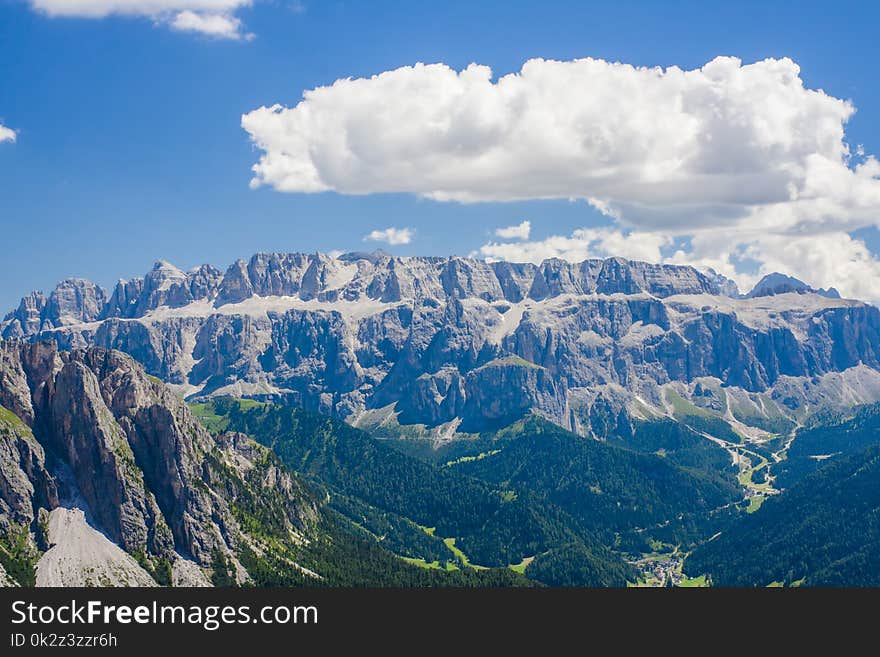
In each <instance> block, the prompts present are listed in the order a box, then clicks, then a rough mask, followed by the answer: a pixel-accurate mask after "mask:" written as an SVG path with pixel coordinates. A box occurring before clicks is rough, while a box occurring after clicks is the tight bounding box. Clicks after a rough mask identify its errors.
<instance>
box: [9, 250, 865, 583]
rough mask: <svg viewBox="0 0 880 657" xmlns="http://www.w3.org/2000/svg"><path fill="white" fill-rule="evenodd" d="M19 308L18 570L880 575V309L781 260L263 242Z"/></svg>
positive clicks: (12, 394)
mask: <svg viewBox="0 0 880 657" xmlns="http://www.w3.org/2000/svg"><path fill="white" fill-rule="evenodd" d="M0 336H2V341H0V581H3V583H5V584H7V585H22V586H33V585H37V586H40V585H49V586H52V585H56V586H57V585H62V586H66V585H157V584H158V585H184V586H186V585H190V586H191V585H205V586H207V585H212V584H213V585H224V586H232V585H256V586H289V585H304V586H340V585H342V586H541V585H546V586H627V585H641V586H664V585H665V586H673V585H674V586H701V585H736V586H765V585H771V584H773V585H785V586H792V585H829V584H830V585H880V565H878V562H877V555H878V554H880V523H878V518H880V486H877V477H878V472H880V466H878V464H880V455H878V450H880V403H878V402H880V311H878V309H877V308H876V307H874V306H873V305H871V304H868V303H864V302H861V301H857V300H849V299H842V298H840V295H839V294H838V293H837V292H836V291H835V290H833V289H830V290H824V289H814V288H812V287H810V286H809V285H807V284H805V283H803V282H801V281H798V280H796V279H794V278H791V277H788V276H784V275H782V274H771V275H769V276H766V277H765V278H764V279H763V280H762V281H760V282H759V283H758V285H756V286H755V288H754V289H753V290H751V291H750V292H748V293H747V294H740V292H739V290H737V288H736V285H735V284H734V283H733V282H732V281H729V280H727V279H725V278H724V277H722V276H720V275H718V274H716V273H715V272H712V271H709V272H705V273H704V272H700V271H697V270H696V269H694V268H692V267H687V266H673V265H656V264H648V263H644V262H635V261H627V260H624V259H621V258H609V259H605V260H602V259H593V260H586V261H584V262H581V263H569V262H565V261H562V260H546V261H544V262H543V263H542V264H540V265H532V264H518V263H509V262H487V261H483V260H476V259H469V258H458V257H449V258H437V257H430V258H428V257H424V258H421V257H392V256H389V255H387V254H385V253H382V252H374V253H348V254H344V255H341V256H339V257H331V256H327V255H324V254H311V255H309V254H301V253H292V254H263V253H261V254H257V255H254V256H253V257H252V258H250V259H249V260H248V261H238V262H236V263H234V264H233V265H231V266H230V267H228V268H227V269H226V271H225V272H222V271H220V270H218V269H215V268H214V267H212V266H209V265H203V266H201V267H198V268H196V269H193V270H191V271H188V272H184V271H181V270H180V269H178V268H176V267H174V266H173V265H171V264H169V263H167V262H159V263H157V264H156V265H155V266H154V268H153V269H152V270H151V271H150V272H148V273H147V274H146V275H145V276H144V277H143V278H138V279H134V280H120V281H119V282H118V283H117V285H116V286H115V288H114V289H113V290H111V291H106V290H104V289H102V288H101V287H99V286H98V285H96V284H94V283H92V282H90V281H87V280H83V279H69V280H65V281H62V282H61V283H59V284H58V286H57V287H56V288H55V289H54V290H52V291H51V292H50V293H49V294H48V295H44V294H42V293H40V292H33V293H31V294H29V295H28V296H26V297H24V298H23V299H22V300H21V303H20V304H19V305H18V307H17V308H16V309H15V310H13V311H12V312H10V313H9V314H8V315H6V316H5V317H4V319H3V321H2V322H0Z"/></svg>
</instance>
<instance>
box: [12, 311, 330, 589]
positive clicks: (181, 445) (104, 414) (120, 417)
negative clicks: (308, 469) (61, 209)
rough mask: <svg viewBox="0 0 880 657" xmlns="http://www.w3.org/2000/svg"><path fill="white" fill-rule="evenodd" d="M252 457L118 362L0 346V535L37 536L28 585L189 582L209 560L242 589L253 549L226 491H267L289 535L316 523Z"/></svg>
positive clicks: (256, 451) (90, 352)
mask: <svg viewBox="0 0 880 657" xmlns="http://www.w3.org/2000/svg"><path fill="white" fill-rule="evenodd" d="M92 298H94V297H92ZM264 451H265V450H264V449H263V448H261V447H259V446H258V445H256V444H255V443H253V442H252V441H250V440H249V439H246V438H244V437H243V436H235V435H227V436H223V437H220V438H216V437H214V436H212V435H211V434H209V433H208V432H207V430H206V429H204V428H203V427H202V425H201V424H199V422H198V420H196V419H195V418H194V417H193V416H192V415H191V414H190V411H189V409H188V408H187V406H186V404H184V403H183V401H182V400H180V399H179V398H178V397H177V396H176V395H175V394H174V393H173V392H172V391H171V390H170V389H168V388H167V387H166V386H165V385H164V384H162V383H161V382H160V381H157V380H155V379H152V378H151V377H149V376H147V375H146V374H145V373H144V372H143V370H142V368H141V367H140V366H139V365H138V364H137V363H136V362H135V361H134V360H133V359H132V358H131V357H129V356H127V355H125V354H123V353H121V352H116V351H107V350H104V349H99V348H90V349H85V350H73V351H67V352H60V351H59V350H58V348H57V346H56V345H55V344H54V343H52V342H37V343H33V344H28V343H21V342H19V343H13V342H9V341H4V342H0V535H3V536H7V537H8V536H10V535H11V534H14V532H15V530H16V529H17V528H19V527H36V528H37V529H38V531H37V532H36V534H35V535H36V541H37V544H38V546H39V547H40V548H41V549H42V550H45V554H44V556H43V559H41V561H40V563H39V564H37V571H36V573H37V582H38V583H41V584H46V585H54V586H59V585H83V584H115V583H123V584H139V585H143V584H145V583H152V584H155V583H156V581H161V582H163V583H168V584H170V583H172V582H177V583H188V584H201V583H207V579H206V577H205V575H204V570H203V569H209V568H210V566H211V564H212V563H213V562H214V561H215V560H216V559H217V558H223V559H226V558H228V559H229V560H230V561H229V563H230V564H231V565H230V567H233V566H235V568H236V571H237V572H236V574H235V575H234V576H235V577H237V578H238V579H240V580H245V579H247V577H248V574H247V571H246V570H244V569H243V568H242V567H241V566H240V564H237V562H236V560H235V557H234V556H233V554H234V551H235V550H236V549H238V548H240V546H241V545H242V543H243V542H244V543H245V544H249V542H251V541H252V540H253V539H252V538H251V537H249V536H248V534H247V532H246V531H245V530H244V529H243V528H242V527H241V524H240V521H239V518H240V516H238V518H237V517H236V514H235V513H234V512H233V503H234V502H235V501H236V500H237V499H238V497H239V496H240V495H244V494H245V493H247V494H248V495H252V494H254V489H256V491H259V489H260V487H261V486H263V485H265V486H266V487H270V488H271V489H272V491H273V492H272V494H273V495H278V494H279V493H280V494H281V496H282V499H283V504H282V505H281V506H280V507H279V508H281V509H283V512H282V513H281V515H280V517H278V518H277V520H278V521H280V522H281V523H282V524H283V526H285V527H286V528H287V529H288V530H289V531H290V532H291V534H292V535H295V534H296V533H300V534H306V533H307V532H308V530H309V527H310V525H311V524H313V523H314V520H315V518H316V509H315V506H314V504H313V503H312V502H311V501H310V498H309V497H308V496H307V495H306V494H305V493H304V492H303V491H302V489H301V488H300V485H299V484H298V483H297V482H296V481H295V480H294V479H293V478H292V477H291V475H289V474H288V473H287V472H286V471H282V470H280V469H279V468H277V467H275V466H273V465H272V464H271V462H270V461H266V460H265V459H264V458H263V456H262V452H264ZM255 473H259V476H257V477H254V476H253V475H254V474H255ZM95 528H99V529H100V531H97V530H96V529H95ZM92 552H95V553H96V554H99V555H101V557H100V558H96V557H95V554H92ZM129 555H136V556H137V557H138V560H137V561H135V560H134V559H133V558H132V557H131V556H129ZM163 573H164V575H165V577H164V578H163V576H162V574H163Z"/></svg>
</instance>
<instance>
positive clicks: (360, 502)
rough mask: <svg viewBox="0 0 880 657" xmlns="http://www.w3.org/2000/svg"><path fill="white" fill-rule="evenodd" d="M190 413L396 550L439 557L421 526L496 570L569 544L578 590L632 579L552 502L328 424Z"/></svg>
mask: <svg viewBox="0 0 880 657" xmlns="http://www.w3.org/2000/svg"><path fill="white" fill-rule="evenodd" d="M196 411H197V412H198V413H200V414H201V415H202V416H203V418H204V419H205V421H206V422H207V423H208V424H209V425H212V424H213V426H214V427H215V428H223V429H232V430H235V431H241V432H244V433H247V434H249V435H252V436H253V437H254V438H255V439H257V440H258V441H260V442H261V443H262V444H264V445H266V446H268V447H271V448H272V450H273V451H274V452H275V453H277V454H278V456H279V458H281V459H282V461H284V463H286V464H287V465H288V466H289V467H291V468H292V469H293V470H294V471H296V472H298V473H300V474H302V475H305V476H308V477H310V478H312V479H313V480H315V481H316V482H319V483H320V484H322V485H323V486H325V487H327V488H328V490H329V494H330V499H331V505H333V506H335V508H337V509H338V510H339V511H340V512H342V513H344V514H346V515H347V516H348V517H350V518H352V519H356V520H357V521H358V523H359V524H360V523H363V524H365V525H366V526H368V527H370V526H371V527H374V529H375V533H379V531H378V530H379V528H381V530H382V532H383V536H382V541H383V544H389V543H391V544H395V545H396V546H397V547H396V549H397V550H399V551H401V552H402V553H403V554H407V555H409V556H412V557H416V558H421V559H423V560H424V561H426V562H431V561H435V560H438V559H439V560H440V561H442V560H443V557H442V554H443V552H444V550H443V547H446V546H443V544H442V543H440V542H439V539H437V541H435V542H434V543H433V545H432V544H431V542H430V541H426V540H425V538H426V537H425V535H424V533H425V532H424V529H421V531H422V534H421V536H420V535H419V533H418V532H415V531H413V530H414V529H419V528H426V527H429V528H430V531H429V534H430V537H434V536H436V537H443V538H444V539H446V543H447V545H449V544H450V540H454V543H452V544H453V545H454V547H455V550H454V552H455V553H456V554H458V555H459V556H458V558H459V562H460V563H468V562H473V563H475V564H479V565H481V566H506V565H508V564H517V563H520V562H521V561H522V560H523V559H525V558H528V557H534V556H535V555H537V554H540V553H544V552H547V551H549V550H552V549H554V548H556V547H559V546H562V545H571V546H575V549H577V550H578V552H579V553H580V554H582V555H584V558H585V559H586V560H588V561H589V564H590V565H589V567H585V568H584V569H583V572H582V573H581V578H580V579H579V580H578V581H577V583H579V584H580V585H617V586H622V585H624V584H625V583H626V580H627V578H630V579H633V578H634V577H635V575H636V573H635V572H634V571H633V570H632V569H631V568H629V567H628V566H626V565H625V564H624V563H623V562H622V561H621V559H620V557H618V556H616V555H614V554H613V553H611V552H610V551H609V550H608V549H607V548H606V547H604V546H603V544H602V542H601V541H600V540H599V539H598V538H597V534H598V532H594V530H593V529H592V528H589V529H588V528H587V527H586V526H584V525H581V524H580V523H579V522H578V521H577V520H575V519H574V518H572V517H571V516H570V515H568V514H567V513H565V512H564V511H563V510H561V509H560V508H559V507H557V506H555V505H553V504H552V503H548V502H547V501H546V500H541V499H533V497H532V496H531V495H529V494H528V493H526V492H523V494H521V495H516V494H511V491H510V490H509V489H508V488H507V487H506V486H500V485H486V484H485V483H483V482H480V481H477V480H475V479H472V478H470V477H464V476H461V475H459V474H457V473H455V472H454V471H445V470H442V469H440V468H437V467H435V466H432V465H430V464H428V463H425V462H423V461H420V460H418V459H416V458H413V457H409V456H407V455H405V454H402V453H400V452H398V451H396V450H394V449H392V448H391V447H389V446H386V445H385V444H383V443H382V442H380V441H376V440H374V439H372V438H370V437H369V436H368V435H367V434H365V433H364V432H362V431H360V430H357V429H354V428H352V427H349V426H348V425H345V424H343V423H341V422H339V421H336V420H333V419H332V418H328V417H323V416H319V415H315V414H312V413H308V412H305V411H302V410H298V409H293V408H287V407H282V406H270V405H258V404H247V403H245V404H242V403H241V402H237V401H234V400H231V399H216V400H214V401H213V402H211V403H209V404H205V405H200V406H197V407H196ZM334 500H335V501H334ZM379 521H382V522H383V524H381V525H378V524H377V523H378V522H379ZM395 525H396V527H395ZM389 530H390V539H391V540H387V539H388V538H389V536H388V534H386V533H385V532H389ZM413 538H415V542H414V541H413ZM446 554H447V557H448V556H449V555H448V552H447V553H446ZM461 555H464V556H461Z"/></svg>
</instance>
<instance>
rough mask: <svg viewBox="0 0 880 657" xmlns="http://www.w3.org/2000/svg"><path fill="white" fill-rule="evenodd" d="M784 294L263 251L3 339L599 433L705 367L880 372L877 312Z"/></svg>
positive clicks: (686, 274) (304, 398)
mask: <svg viewBox="0 0 880 657" xmlns="http://www.w3.org/2000/svg"><path fill="white" fill-rule="evenodd" d="M71 290H73V291H75V293H73V292H71ZM772 291H773V292H774V294H772V295H764V294H752V295H751V296H750V298H740V297H738V295H737V294H736V290H735V286H731V283H730V281H728V280H727V279H724V278H723V277H721V276H718V275H717V274H714V273H712V272H710V275H708V276H707V275H704V274H702V273H700V272H698V271H696V270H695V269H693V268H692V267H683V266H673V265H654V264H649V263H642V262H632V261H627V260H624V259H621V258H609V259H607V260H600V259H594V260H586V261H584V262H581V263H569V262H565V261H562V260H555V259H554V260H547V261H545V262H543V263H542V264H540V265H531V264H515V263H507V262H492V263H489V262H485V261H481V260H474V259H468V258H457V257H452V258H398V257H392V256H389V255H387V254H384V253H381V252H377V253H372V254H363V253H351V254H346V255H343V256H340V257H338V258H332V257H329V256H326V255H323V254H313V255H307V254H301V253H294V254H257V255H255V256H253V257H252V258H251V259H250V260H249V261H247V262H245V261H239V262H236V263H234V264H233V265H231V266H230V267H229V268H228V269H227V270H226V272H225V273H224V274H222V275H221V274H220V272H219V271H218V270H216V269H214V268H212V267H210V266H207V265H206V266H202V267H200V268H198V269H195V270H193V271H190V272H186V273H184V272H182V271H180V270H179V269H177V268H175V267H173V266H172V265H169V264H168V263H164V262H160V263H157V265H156V267H154V269H153V270H152V271H151V272H149V273H148V274H147V275H146V276H145V277H144V278H143V279H138V280H135V281H129V282H120V283H119V284H118V285H117V287H116V289H115V290H114V291H113V293H112V294H110V295H109V296H108V295H105V294H103V292H101V291H99V290H98V289H97V288H95V287H94V286H89V285H88V284H86V283H85V282H82V281H79V282H75V283H71V282H65V283H63V284H62V285H61V286H59V289H58V290H56V291H54V292H53V293H52V294H51V295H50V297H49V300H48V301H47V300H44V299H43V297H42V296H41V295H39V294H38V293H35V294H33V295H30V296H28V297H25V298H24V299H23V300H22V302H21V304H20V305H19V308H18V309H17V310H15V311H14V312H12V313H10V314H9V315H8V316H7V318H6V320H5V321H4V322H3V323H2V324H0V333H2V335H3V336H4V337H7V338H14V337H20V338H24V339H28V340H36V339H51V340H54V341H55V342H56V343H57V344H58V345H59V346H60V347H61V348H62V349H77V348H85V347H88V346H99V347H103V348H106V349H118V350H121V351H124V352H126V353H128V354H130V355H131V356H132V357H134V358H135V359H137V360H138V361H139V362H140V363H141V364H142V365H143V366H144V367H145V368H146V370H147V372H149V373H150V374H152V375H154V376H157V377H159V378H161V379H163V380H164V381H167V382H169V383H171V384H172V385H174V386H176V387H177V389H178V391H179V392H181V393H183V394H184V395H187V396H190V397H196V396H206V395H220V394H232V395H238V396H254V397H261V398H275V399H285V400H287V401H291V402H293V403H296V404H300V405H303V406H305V407H307V408H311V409H316V410H320V411H322V412H326V413H334V414H337V415H339V416H341V417H345V418H350V419H352V420H355V419H357V418H358V417H360V416H361V415H362V414H363V413H365V412H370V411H371V410H374V409H380V408H384V407H388V406H391V405H395V407H396V410H397V411H398V412H399V413H400V420H401V421H402V422H405V423H417V424H427V425H437V424H442V423H445V422H451V421H456V422H461V423H462V425H463V426H466V427H472V428H475V429H476V428H480V427H481V426H488V425H491V424H495V423H497V422H501V421H503V420H504V419H508V418H511V417H514V416H516V415H519V414H522V413H523V412H526V411H527V410H536V411H538V412H540V413H542V414H543V415H545V416H547V417H548V418H551V419H553V420H554V421H556V422H558V423H559V424H562V425H563V426H567V427H573V428H579V427H580V426H581V423H580V421H578V422H573V421H572V417H573V411H575V410H577V409H574V408H573V403H574V402H575V400H577V404H581V403H583V400H585V399H593V398H594V397H595V394H594V393H595V391H597V390H599V389H601V388H603V387H607V386H617V387H619V388H621V389H623V390H625V391H628V393H629V395H630V397H631V398H633V399H635V398H636V397H641V398H643V399H645V400H647V402H648V403H652V404H657V405H660V401H659V400H660V399H661V397H662V396H661V395H660V394H659V393H658V392H657V388H658V387H662V386H665V385H669V384H678V383H681V384H689V383H691V382H693V381H695V380H697V379H699V378H703V377H711V378H715V379H718V380H720V381H721V382H723V383H724V384H725V385H727V386H732V387H736V388H740V389H742V390H744V391H746V392H749V393H757V392H762V391H766V390H768V389H770V388H771V387H772V386H774V385H775V384H776V383H777V382H778V381H780V379H781V378H783V377H805V378H814V377H819V376H822V375H825V374H828V373H833V372H844V371H847V370H849V369H851V368H855V367H867V368H869V369H872V370H876V369H877V368H880V356H878V350H880V312H878V310H877V309H876V308H875V307H873V306H871V305H868V304H864V303H861V302H858V301H851V300H843V299H837V298H828V297H826V296H824V295H823V294H822V292H824V291H815V290H812V289H811V288H808V287H798V288H797V289H789V288H787V287H778V286H772ZM52 299H56V301H55V302H53V301H52ZM61 299H63V300H64V302H63V303H61V301H58V300H61ZM102 300H103V301H102ZM102 304H103V305H102ZM62 307H63V308H64V310H63V311H62V310H61V308H62ZM588 411H589V409H584V410H583V411H581V410H577V412H578V413H580V414H581V415H582V416H583V417H588Z"/></svg>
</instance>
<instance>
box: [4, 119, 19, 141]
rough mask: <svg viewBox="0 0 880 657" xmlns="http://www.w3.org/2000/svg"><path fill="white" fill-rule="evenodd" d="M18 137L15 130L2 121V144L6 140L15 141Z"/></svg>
mask: <svg viewBox="0 0 880 657" xmlns="http://www.w3.org/2000/svg"><path fill="white" fill-rule="evenodd" d="M16 137H17V135H16V133H15V130H12V129H10V128H7V127H6V126H5V125H3V124H2V123H0V144H2V143H3V142H4V141H13V142H14V141H15V139H16Z"/></svg>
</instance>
